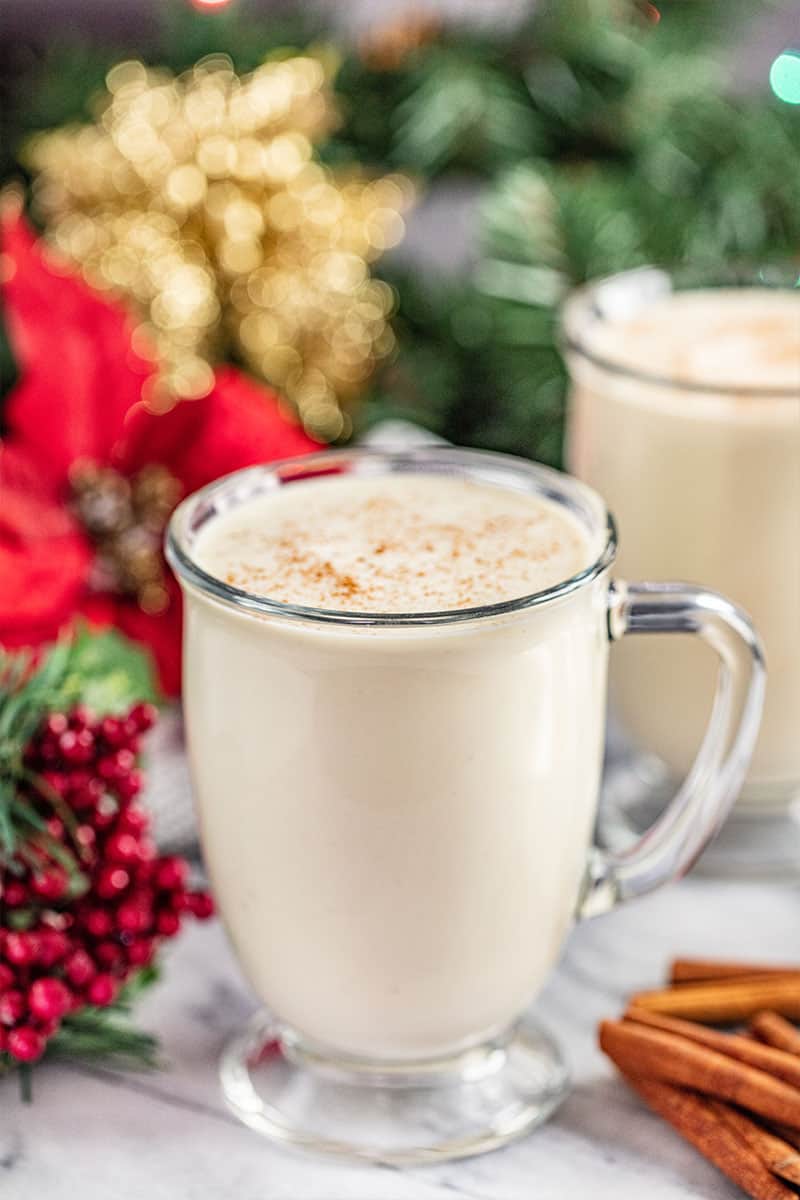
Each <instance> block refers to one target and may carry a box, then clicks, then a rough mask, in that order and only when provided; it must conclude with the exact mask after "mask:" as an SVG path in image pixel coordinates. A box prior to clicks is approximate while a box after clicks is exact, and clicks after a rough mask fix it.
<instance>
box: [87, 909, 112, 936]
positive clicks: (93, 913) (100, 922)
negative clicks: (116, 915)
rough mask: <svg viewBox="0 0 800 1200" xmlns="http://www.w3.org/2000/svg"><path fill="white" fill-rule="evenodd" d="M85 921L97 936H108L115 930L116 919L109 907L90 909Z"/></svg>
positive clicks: (90, 931) (89, 929) (91, 931)
mask: <svg viewBox="0 0 800 1200" xmlns="http://www.w3.org/2000/svg"><path fill="white" fill-rule="evenodd" d="M83 923H84V925H85V926H86V928H87V929H88V931H89V933H91V934H92V936H93V937H96V938H102V937H108V935H109V934H110V933H112V932H113V930H114V920H113V917H112V916H111V913H110V912H109V911H108V909H107V908H92V909H89V911H88V912H87V913H86V915H85V917H84V921H83Z"/></svg>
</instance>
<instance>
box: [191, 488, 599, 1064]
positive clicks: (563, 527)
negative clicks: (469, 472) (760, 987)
mask: <svg viewBox="0 0 800 1200" xmlns="http://www.w3.org/2000/svg"><path fill="white" fill-rule="evenodd" d="M572 486H573V487H575V488H577V487H579V485H577V484H574V483H573V484H572ZM586 494H587V496H590V495H591V494H590V493H588V491H587V493H586ZM597 504H598V511H597V513H596V514H595V515H596V520H594V521H593V523H592V522H589V521H585V520H584V519H582V518H581V517H579V516H578V515H573V514H572V513H571V512H570V510H569V508H568V507H567V506H566V505H564V504H559V503H556V502H554V501H552V500H550V499H548V498H546V497H545V495H544V494H536V493H535V492H533V491H529V492H522V491H519V492H515V491H513V490H511V489H510V488H507V487H494V486H491V485H488V484H483V483H476V482H473V481H471V480H469V479H465V478H459V477H456V476H453V477H447V476H443V475H434V474H430V475H426V474H424V473H419V472H417V473H414V474H410V475H406V474H402V473H398V474H385V475H382V476H380V477H377V478H370V477H367V476H365V477H362V476H348V475H342V476H341V477H339V478H337V477H335V476H334V475H331V474H327V475H325V476H323V477H321V478H317V479H310V480H300V481H297V482H292V483H291V484H290V485H289V486H283V487H281V488H280V489H275V490H272V491H269V492H266V493H265V494H263V495H256V496H254V497H252V498H249V499H246V500H245V501H243V502H242V503H241V504H238V505H234V506H233V507H232V508H231V509H230V510H228V511H223V512H221V513H220V515H218V516H215V517H214V518H213V519H211V520H210V521H209V522H208V524H207V526H206V527H205V528H204V529H202V530H201V531H200V533H199V535H198V537H197V540H196V543H195V545H194V547H193V551H192V553H193V557H194V559H195V561H196V562H197V564H198V565H199V566H200V567H201V568H202V569H203V570H204V571H205V572H207V573H208V574H209V575H211V576H213V577H214V578H215V579H216V580H219V581H220V582H221V583H223V584H225V585H227V586H228V587H229V588H235V589H238V590H239V591H240V592H243V593H249V594H257V595H260V596H262V597H267V598H269V599H271V600H274V601H278V602H279V603H280V604H283V605H301V606H303V607H304V608H306V609H308V608H315V609H319V610H320V619H319V620H316V619H313V618H312V619H304V620H298V619H292V616H291V614H290V613H286V614H283V613H281V612H280V611H279V610H276V611H275V612H274V613H265V612H258V613H251V612H247V611H244V610H242V609H241V608H240V607H234V606H231V605H228V604H225V603H219V602H217V601H216V600H215V599H214V598H213V597H210V596H208V595H201V593H200V591H199V590H198V589H195V588H193V587H188V588H187V589H186V601H187V603H186V664H187V666H186V678H185V687H184V697H185V700H184V703H185V707H186V715H187V724H188V731H189V739H190V753H191V761H192V769H193V776H194V784H195V790H196V798H197V802H198V806H199V812H200V818H201V826H202V837H203V844H204V848H205V854H206V859H207V862H208V866H209V869H210V873H211V876H212V880H213V884H214V888H215V893H216V896H217V898H218V901H219V905H220V909H221V911H222V914H223V917H224V919H225V921H226V924H227V927H228V930H229V932H230V935H231V937H232V940H233V942H234V944H235V946H236V948H237V951H238V953H239V956H240V959H241V962H242V964H243V966H244V968H245V970H246V971H247V973H248V975H249V977H250V979H251V981H252V983H253V985H254V986H255V989H256V991H257V992H258V993H259V995H260V996H261V998H262V999H263V1001H264V1002H265V1003H266V1004H267V1005H268V1006H269V1008H270V1009H271V1011H272V1012H273V1013H275V1014H277V1017H278V1018H279V1019H280V1020H281V1021H282V1022H284V1023H286V1024H288V1025H289V1026H290V1027H292V1028H294V1029H297V1030H300V1031H301V1032H302V1034H303V1037H304V1038H305V1039H311V1040H312V1041H313V1042H316V1043H318V1044H319V1045H321V1046H323V1047H329V1048H333V1049H334V1050H335V1051H337V1052H338V1053H340V1054H341V1053H346V1054H350V1055H356V1056H360V1057H370V1058H373V1059H381V1060H386V1059H391V1060H401V1061H404V1060H411V1059H414V1058H418V1057H431V1056H436V1055H440V1054H444V1053H447V1052H450V1051H451V1050H454V1049H455V1048H458V1047H460V1046H463V1045H465V1044H471V1043H472V1042H474V1041H480V1040H482V1039H483V1038H485V1037H486V1036H487V1035H489V1034H491V1033H492V1032H493V1031H497V1030H500V1029H504V1028H505V1027H507V1026H508V1025H509V1023H510V1022H512V1021H513V1020H514V1019H515V1018H516V1017H517V1016H519V1014H520V1013H521V1012H522V1011H523V1009H524V1008H525V1007H526V1006H527V1004H528V1003H529V1002H530V1000H531V999H532V997H533V996H534V995H535V994H536V992H537V991H538V989H539V988H540V986H541V984H542V983H543V981H544V979H545V977H546V975H547V973H548V971H549V970H550V969H551V967H552V966H553V963H554V961H555V959H556V957H557V955H558V952H559V949H560V947H561V944H562V941H563V938H564V935H565V932H566V930H567V928H568V926H569V924H570V922H571V919H572V916H573V914H574V911H575V908H576V903H577V898H578V892H579V888H580V884H581V879H582V876H583V873H584V868H585V859H586V852H587V848H588V845H589V841H590V834H591V829H592V823H593V819H594V810H595V802H596V797H597V793H598V784H599V772H600V762H601V749H602V740H603V723H604V717H603V714H604V693H605V677H606V657H607V636H606V630H605V611H606V593H607V587H608V582H607V578H606V576H605V572H600V573H599V574H598V575H597V576H596V577H587V580H586V581H585V583H584V584H583V585H582V586H580V587H575V588H574V589H572V590H567V591H566V592H565V593H564V594H559V595H557V596H556V597H554V598H553V599H550V600H548V601H547V602H546V603H538V604H534V605H532V606H530V607H526V608H522V609H519V610H515V611H513V612H507V613H503V612H502V611H501V612H498V613H492V614H491V615H489V616H486V615H482V616H481V617H480V618H478V619H472V618H470V617H469V616H468V615H467V616H466V618H465V619H463V620H461V621H455V622H452V623H451V622H447V623H445V624H432V625H430V626H426V625H424V624H420V623H419V622H418V623H416V624H410V625H406V626H404V625H403V624H402V623H399V624H398V623H395V624H392V623H391V622H383V623H380V622H378V623H376V624H375V625H374V626H371V625H369V624H360V625H359V624H358V623H356V624H347V623H337V622H336V621H330V620H325V619H324V617H325V612H326V611H327V612H328V613H330V612H331V611H333V612H340V613H341V612H350V613H358V614H362V615H364V616H367V615H368V614H377V613H384V614H386V613H395V614H398V613H404V614H415V613H416V614H419V613H423V612H434V611H435V612H438V613H440V614H441V613H448V612H449V613H456V612H458V611H459V610H461V611H463V610H466V609H474V608H477V607H478V606H486V605H497V604H502V602H504V601H510V600H513V599H515V598H518V597H520V596H526V595H529V594H531V593H538V592H542V591H544V590H546V589H549V588H552V587H554V586H555V585H558V584H562V583H563V582H564V581H565V580H568V579H570V578H571V577H573V576H576V575H578V574H579V573H580V572H582V571H584V570H586V569H587V568H589V567H590V566H591V565H592V564H593V563H594V562H595V560H596V559H597V558H598V556H599V555H600V554H601V553H602V552H603V549H604V544H605V540H606V530H605V517H604V513H603V509H602V505H600V504H599V501H598V502H597Z"/></svg>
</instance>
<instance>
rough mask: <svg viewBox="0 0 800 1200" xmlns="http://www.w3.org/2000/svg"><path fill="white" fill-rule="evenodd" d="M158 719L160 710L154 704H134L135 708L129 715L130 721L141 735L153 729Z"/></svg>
mask: <svg viewBox="0 0 800 1200" xmlns="http://www.w3.org/2000/svg"><path fill="white" fill-rule="evenodd" d="M157 719H158V709H157V708H156V707H155V705H153V704H146V703H144V702H142V703H140V704H134V706H133V708H132V709H131V710H130V712H129V713H128V720H129V721H132V722H133V724H134V725H135V727H136V729H137V730H138V731H139V733H146V732H147V730H148V729H152V727H153V726H154V725H155V723H156V720H157Z"/></svg>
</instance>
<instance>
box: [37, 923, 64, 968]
mask: <svg viewBox="0 0 800 1200" xmlns="http://www.w3.org/2000/svg"><path fill="white" fill-rule="evenodd" d="M69 947H70V941H69V938H68V937H67V935H66V934H65V933H62V932H61V930H60V929H43V930H42V931H41V933H40V934H39V962H40V963H41V964H42V966H44V967H52V966H54V965H55V963H57V962H60V961H61V959H62V958H63V957H64V955H65V954H66V953H67V951H68V950H69Z"/></svg>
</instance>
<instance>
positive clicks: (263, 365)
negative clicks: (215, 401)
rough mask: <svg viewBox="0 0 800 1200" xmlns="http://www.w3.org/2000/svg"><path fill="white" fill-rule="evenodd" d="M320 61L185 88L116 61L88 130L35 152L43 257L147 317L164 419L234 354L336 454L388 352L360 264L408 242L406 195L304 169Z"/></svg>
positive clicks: (152, 388)
mask: <svg viewBox="0 0 800 1200" xmlns="http://www.w3.org/2000/svg"><path fill="white" fill-rule="evenodd" d="M323 58H324V56H321V57H320V58H319V59H318V58H315V57H312V56H310V55H302V56H295V57H291V58H282V59H276V60H272V61H268V62H266V63H265V64H264V65H263V66H261V67H259V68H258V69H257V70H255V71H254V72H252V74H250V75H246V76H242V77H239V76H237V75H236V74H235V72H234V71H233V68H232V66H231V63H230V62H229V61H228V60H227V59H226V58H224V57H222V56H218V55H217V56H214V57H213V58H209V59H205V60H203V61H202V62H200V63H198V64H197V65H196V66H195V67H194V68H193V69H192V70H191V71H189V72H187V73H185V74H184V75H181V76H179V77H178V78H175V77H173V76H171V75H169V74H168V73H166V72H165V71H155V70H150V69H148V68H146V67H144V66H143V65H142V64H141V63H139V62H125V63H120V64H118V65H117V66H116V67H114V68H113V70H111V71H110V72H109V75H108V77H107V80H106V93H105V95H104V96H103V97H101V99H100V101H99V103H98V106H97V117H96V122H95V124H93V125H87V126H79V127H75V126H73V127H68V128H64V129H59V130H54V131H52V132H49V133H45V134H42V135H40V136H39V137H37V138H36V139H34V141H33V142H32V143H31V144H30V146H29V147H28V161H29V163H30V165H31V166H32V167H33V169H34V171H35V172H36V173H37V175H36V179H35V183H34V189H35V202H36V205H37V208H38V210H39V212H40V213H41V215H42V216H43V217H44V218H45V220H46V222H47V226H48V230H49V236H50V238H51V241H52V243H53V245H54V246H55V247H56V249H57V250H58V251H59V252H61V253H62V254H64V255H66V256H67V257H68V258H69V259H71V260H72V261H74V262H77V263H79V264H80V266H81V268H82V270H83V272H84V274H85V276H86V278H87V280H89V282H90V283H92V284H93V285H94V286H96V287H99V288H102V289H105V290H110V291H112V292H116V293H121V294H123V295H124V296H126V297H127V298H129V299H132V300H134V301H135V303H136V304H137V305H138V307H139V309H140V311H141V312H142V316H143V319H142V324H141V327H140V328H139V329H138V330H137V332H136V339H135V344H136V345H137V346H138V347H149V348H150V349H152V351H153V352H154V354H155V355H156V358H157V361H158V364H159V371H158V374H157V376H156V377H155V378H154V379H152V380H150V381H149V385H148V389H147V398H148V402H149V403H150V404H151V405H152V406H153V407H154V408H156V409H157V410H160V411H163V410H165V409H167V408H169V407H170V406H171V405H173V404H174V403H176V402H177V400H180V399H190V398H192V397H196V396H200V395H204V394H206V393H207V392H208V391H209V389H210V387H211V385H212V382H213V375H212V371H211V367H210V365H209V364H210V363H213V361H214V360H215V358H217V357H218V356H219V355H221V354H224V353H225V352H226V351H227V350H228V348H233V349H234V350H235V352H236V353H237V354H238V356H239V357H241V359H242V360H243V361H244V362H245V363H246V364H247V366H248V367H249V368H250V369H251V370H253V371H254V372H256V373H258V374H261V375H263V376H265V377H266V378H267V379H268V380H269V381H270V382H271V383H273V384H274V385H275V386H276V387H278V388H279V389H280V390H281V391H283V393H284V394H285V395H286V397H287V398H288V399H289V400H290V401H291V402H292V403H293V404H294V405H295V407H296V408H297V411H298V412H299V414H300V417H301V419H302V421H303V423H304V425H305V427H306V429H308V431H309V432H310V433H312V434H313V435H315V436H317V437H319V438H321V439H323V440H332V439H335V438H337V437H340V436H342V435H343V434H346V433H347V432H348V430H349V428H350V423H351V419H350V414H349V411H348V410H349V409H350V407H351V405H352V402H353V400H354V399H355V397H356V396H357V395H358V393H359V391H360V390H362V389H363V386H364V384H365V382H366V381H367V380H368V379H369V376H370V374H371V372H372V370H373V368H374V366H375V363H376V362H377V361H378V360H379V359H380V358H381V357H383V356H385V355H386V354H388V353H390V352H391V350H392V348H393V344H394V343H393V337H392V333H391V330H390V329H389V327H388V324H387V322H388V319H389V317H390V315H391V311H392V304H393V296H392V292H391V289H390V288H388V287H387V285H386V284H384V283H382V282H381V281H379V280H374V279H372V278H371V277H370V273H369V264H370V263H371V262H373V261H374V260H375V259H376V258H377V257H379V255H380V254H382V253H383V252H384V251H385V250H386V249H388V248H390V247H391V246H394V245H396V244H397V242H398V241H399V240H400V239H401V238H402V236H403V233H404V223H403V216H402V213H403V211H404V210H405V209H406V208H407V207H408V206H409V204H410V203H411V201H412V199H413V188H412V186H411V184H410V183H409V181H408V180H407V179H405V178H404V177H402V176H399V175H392V176H386V177H384V178H379V179H370V178H368V177H366V176H365V175H364V174H363V173H362V172H360V171H356V170H348V171H347V172H346V173H343V172H341V171H339V172H336V173H334V172H332V171H330V170H329V169H328V168H326V167H324V166H323V165H321V164H320V163H318V162H316V161H315V160H314V147H315V145H317V144H318V143H319V142H320V141H321V140H322V139H323V138H324V137H325V136H326V135H327V134H328V133H329V132H330V131H331V130H332V129H333V128H335V124H336V109H335V105H334V102H333V97H332V93H331V89H330V84H329V79H328V76H327V71H326V66H325V65H324V62H323Z"/></svg>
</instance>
